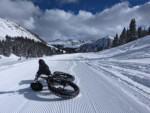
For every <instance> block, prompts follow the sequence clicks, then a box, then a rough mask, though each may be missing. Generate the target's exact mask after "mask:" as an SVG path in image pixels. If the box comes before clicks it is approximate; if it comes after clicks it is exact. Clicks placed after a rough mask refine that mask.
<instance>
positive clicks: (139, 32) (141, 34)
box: [138, 27, 143, 38]
mask: <svg viewBox="0 0 150 113" xmlns="http://www.w3.org/2000/svg"><path fill="white" fill-rule="evenodd" d="M142 37H143V33H142V27H139V28H138V38H142Z"/></svg>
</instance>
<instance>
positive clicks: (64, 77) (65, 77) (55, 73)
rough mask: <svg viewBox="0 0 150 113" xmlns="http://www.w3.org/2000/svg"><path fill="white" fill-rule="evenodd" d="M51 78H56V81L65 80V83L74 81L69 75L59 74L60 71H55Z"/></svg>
mask: <svg viewBox="0 0 150 113" xmlns="http://www.w3.org/2000/svg"><path fill="white" fill-rule="evenodd" d="M53 78H58V79H61V80H66V81H70V82H73V81H74V80H75V78H74V76H73V75H70V74H68V73H64V72H60V71H55V72H54V73H53Z"/></svg>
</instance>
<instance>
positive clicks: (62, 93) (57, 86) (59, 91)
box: [48, 79, 80, 99]
mask: <svg viewBox="0 0 150 113" xmlns="http://www.w3.org/2000/svg"><path fill="white" fill-rule="evenodd" d="M48 89H49V90H50V91H51V92H52V93H53V94H55V95H57V96H59V97H62V98H66V99H71V98H74V97H76V96H77V95H78V94H79V92H80V89H79V87H78V86H77V85H76V84H75V83H73V82H70V81H66V80H61V79H57V80H53V82H51V81H50V82H48Z"/></svg>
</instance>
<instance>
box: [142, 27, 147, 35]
mask: <svg viewBox="0 0 150 113" xmlns="http://www.w3.org/2000/svg"><path fill="white" fill-rule="evenodd" d="M142 35H143V37H144V36H147V35H148V31H147V30H145V29H144V30H143V31H142Z"/></svg>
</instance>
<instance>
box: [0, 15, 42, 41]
mask: <svg viewBox="0 0 150 113" xmlns="http://www.w3.org/2000/svg"><path fill="white" fill-rule="evenodd" d="M6 35H8V36H11V37H15V36H22V37H27V38H29V39H34V40H35V41H40V42H41V39H39V37H37V36H35V35H34V34H32V33H31V32H29V31H28V30H26V29H25V28H23V27H21V26H20V25H17V24H16V23H14V22H11V21H8V20H5V19H2V18H0V40H2V39H5V36H6Z"/></svg>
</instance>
